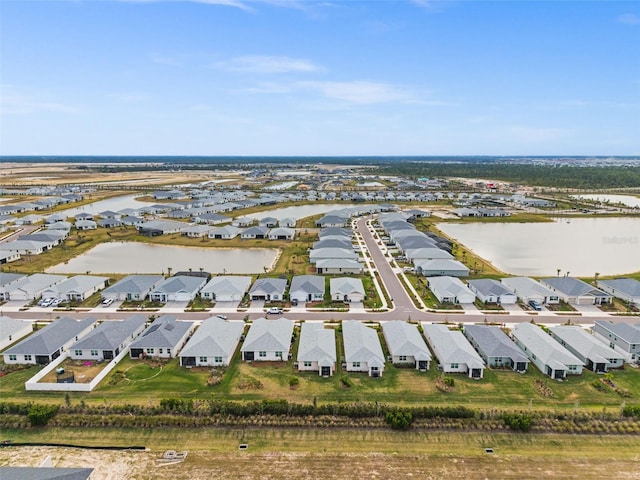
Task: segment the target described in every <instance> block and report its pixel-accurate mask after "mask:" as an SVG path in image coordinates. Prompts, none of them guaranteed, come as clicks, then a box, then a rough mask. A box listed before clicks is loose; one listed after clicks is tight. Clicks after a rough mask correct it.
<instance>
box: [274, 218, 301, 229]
mask: <svg viewBox="0 0 640 480" xmlns="http://www.w3.org/2000/svg"><path fill="white" fill-rule="evenodd" d="M296 223H297V222H296V219H295V218H292V217H287V218H283V219H281V220H280V221H279V222H278V226H280V227H285V228H295V227H296Z"/></svg>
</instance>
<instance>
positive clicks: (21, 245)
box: [0, 240, 50, 257]
mask: <svg viewBox="0 0 640 480" xmlns="http://www.w3.org/2000/svg"><path fill="white" fill-rule="evenodd" d="M49 248H50V247H49V245H48V244H47V243H46V242H38V241H33V240H14V241H12V242H6V243H2V244H0V251H3V252H11V255H21V256H26V257H28V256H29V255H40V254H41V253H42V252H45V251H47V250H48V249H49Z"/></svg>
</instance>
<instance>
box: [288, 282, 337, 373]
mask: <svg viewBox="0 0 640 480" xmlns="http://www.w3.org/2000/svg"><path fill="white" fill-rule="evenodd" d="M292 283H293V282H292ZM336 359H337V355H336V332H335V330H334V329H333V328H324V325H323V324H322V323H311V322H304V323H302V326H301V327H300V344H299V346H298V358H297V367H298V371H300V372H308V371H313V372H318V375H320V376H322V377H330V376H331V375H333V374H334V372H335V371H336Z"/></svg>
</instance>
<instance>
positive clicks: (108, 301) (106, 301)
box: [102, 298, 113, 307]
mask: <svg viewBox="0 0 640 480" xmlns="http://www.w3.org/2000/svg"><path fill="white" fill-rule="evenodd" d="M112 303H113V298H105V299H104V300H102V306H103V307H108V306H109V305H111V304H112Z"/></svg>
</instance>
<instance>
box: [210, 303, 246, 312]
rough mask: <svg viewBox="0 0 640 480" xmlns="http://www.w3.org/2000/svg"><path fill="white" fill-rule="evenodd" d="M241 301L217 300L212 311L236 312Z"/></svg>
mask: <svg viewBox="0 0 640 480" xmlns="http://www.w3.org/2000/svg"><path fill="white" fill-rule="evenodd" d="M238 305H240V302H216V304H215V306H214V307H213V308H212V309H211V311H212V312H235V311H236V310H237V309H238Z"/></svg>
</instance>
